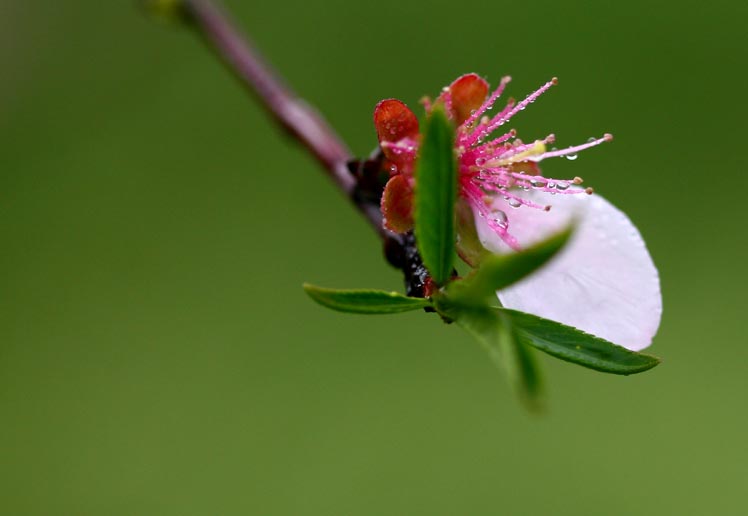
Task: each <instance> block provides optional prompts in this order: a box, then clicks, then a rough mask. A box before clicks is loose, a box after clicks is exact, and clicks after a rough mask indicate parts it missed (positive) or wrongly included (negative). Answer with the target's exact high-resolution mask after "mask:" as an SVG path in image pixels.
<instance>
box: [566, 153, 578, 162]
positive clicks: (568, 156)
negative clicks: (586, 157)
mask: <svg viewBox="0 0 748 516" xmlns="http://www.w3.org/2000/svg"><path fill="white" fill-rule="evenodd" d="M578 157H579V155H578V154H567V155H566V159H568V160H569V161H574V160H575V159H577V158H578Z"/></svg>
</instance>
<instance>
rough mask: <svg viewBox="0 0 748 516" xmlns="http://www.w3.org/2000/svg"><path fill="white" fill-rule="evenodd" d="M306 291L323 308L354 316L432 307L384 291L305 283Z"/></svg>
mask: <svg viewBox="0 0 748 516" xmlns="http://www.w3.org/2000/svg"><path fill="white" fill-rule="evenodd" d="M304 291H305V292H306V293H307V294H309V297H311V298H312V299H314V300H315V301H316V302H317V303H319V304H321V305H322V306H325V307H327V308H331V309H333V310H337V311H339V312H350V313H354V314H396V313H400V312H409V311H411V310H418V309H419V308H424V307H426V306H431V302H430V301H429V300H428V299H424V298H420V297H407V296H403V295H402V294H398V293H397V292H385V291H384V290H337V289H331V288H322V287H317V286H314V285H310V284H309V283H305V284H304Z"/></svg>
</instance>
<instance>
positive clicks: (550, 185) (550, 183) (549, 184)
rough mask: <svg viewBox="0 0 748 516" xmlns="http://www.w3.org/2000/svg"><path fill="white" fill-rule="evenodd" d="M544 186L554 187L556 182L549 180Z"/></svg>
mask: <svg viewBox="0 0 748 516" xmlns="http://www.w3.org/2000/svg"><path fill="white" fill-rule="evenodd" d="M546 187H547V188H551V189H553V188H556V183H554V182H553V181H550V182H549V183H548V184H547V185H546Z"/></svg>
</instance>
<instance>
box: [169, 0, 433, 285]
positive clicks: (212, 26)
mask: <svg viewBox="0 0 748 516" xmlns="http://www.w3.org/2000/svg"><path fill="white" fill-rule="evenodd" d="M173 1H176V2H179V3H178V8H179V9H180V14H181V15H182V17H183V19H184V20H185V21H186V22H187V23H188V24H189V25H190V26H191V27H192V28H194V29H195V30H196V31H197V33H198V34H199V35H200V36H201V37H202V38H203V39H204V40H205V42H206V43H207V44H208V46H209V47H210V48H211V49H212V50H213V51H214V52H215V53H216V55H217V56H218V57H219V58H220V59H221V61H223V63H224V64H225V65H226V66H227V67H228V69H229V70H230V71H231V72H232V73H233V74H234V75H235V76H236V77H237V78H238V79H239V80H240V81H241V82H242V84H244V85H245V86H246V87H247V89H248V90H249V91H250V92H251V93H252V94H254V95H255V96H257V98H258V100H259V101H260V103H261V104H262V105H263V107H264V108H265V109H266V110H267V112H268V113H269V114H270V116H271V117H272V118H274V119H275V120H276V121H277V122H278V123H279V124H280V125H281V126H282V127H283V128H284V129H285V130H286V131H287V132H288V133H289V134H290V135H291V136H292V137H293V138H295V139H297V140H298V141H299V142H300V143H301V144H302V145H304V146H305V147H306V148H307V150H309V152H310V153H311V154H312V155H313V156H314V157H315V158H316V159H317V161H319V162H320V164H321V165H322V166H323V167H324V168H325V170H326V171H327V172H328V175H329V176H330V177H331V178H332V179H333V181H334V182H335V183H336V184H337V185H338V187H339V188H340V189H341V190H342V191H343V192H344V193H345V195H346V196H347V197H348V198H349V199H350V200H351V201H352V202H353V204H354V205H355V206H356V208H357V209H358V210H359V211H360V212H361V213H362V215H364V217H365V218H366V219H367V220H368V221H369V222H370V224H371V225H372V226H373V227H374V229H375V230H376V231H377V233H378V234H379V235H380V236H381V237H382V239H383V241H384V244H385V246H384V249H385V255H386V257H387V259H388V261H389V262H390V264H392V265H393V266H394V267H397V268H399V269H401V270H402V271H403V274H404V279H405V286H406V290H407V292H408V294H409V295H411V296H420V297H422V296H424V295H425V292H424V285H425V281H426V278H427V277H428V272H427V271H426V269H425V267H424V266H423V263H422V262H421V258H420V255H419V254H418V250H417V248H416V245H415V239H414V238H413V236H412V234H408V235H402V236H401V235H397V234H394V233H391V232H389V231H387V230H386V229H385V228H384V226H383V224H382V221H383V220H382V214H381V211H380V209H379V197H380V196H381V185H379V186H378V185H377V184H376V181H375V180H374V179H375V178H376V177H377V174H378V167H379V164H380V162H379V160H380V159H381V156H377V155H375V156H372V157H371V158H370V159H368V160H360V161H359V160H355V159H353V156H352V155H351V152H350V151H349V150H348V147H347V145H346V144H345V143H344V142H343V140H342V138H340V136H339V135H338V134H337V133H336V132H335V131H334V130H333V129H332V128H331V127H330V125H329V124H328V123H327V121H325V119H324V118H323V117H322V115H321V114H320V113H318V112H317V111H316V110H315V109H313V108H312V107H311V106H309V105H308V104H307V103H306V102H305V101H303V100H302V99H300V98H299V97H297V96H296V95H295V94H294V93H293V91H292V90H291V89H290V88H289V87H288V86H286V85H285V84H283V82H282V81H281V80H280V79H279V78H278V77H277V75H276V74H275V73H274V72H273V70H272V69H271V68H270V66H269V65H268V64H267V63H265V62H264V60H263V59H262V57H261V56H260V54H259V52H258V51H257V50H256V49H255V48H254V46H253V45H252V44H251V43H250V42H249V40H248V39H247V37H246V36H244V35H243V34H241V33H240V31H239V30H238V29H237V28H236V26H235V25H234V24H233V23H232V22H231V21H230V19H229V17H228V15H227V14H226V13H225V12H224V11H223V10H221V9H220V8H219V7H217V6H216V5H215V3H213V2H212V1H210V0H181V1H179V0H173Z"/></svg>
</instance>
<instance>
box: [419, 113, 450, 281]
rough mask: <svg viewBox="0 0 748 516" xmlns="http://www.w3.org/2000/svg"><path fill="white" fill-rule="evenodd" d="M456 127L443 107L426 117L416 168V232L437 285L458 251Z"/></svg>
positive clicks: (427, 265)
mask: <svg viewBox="0 0 748 516" xmlns="http://www.w3.org/2000/svg"><path fill="white" fill-rule="evenodd" d="M454 138H455V130H454V126H453V125H452V122H450V120H449V119H448V118H447V114H446V113H445V111H444V107H443V106H441V105H437V106H435V107H434V109H433V110H432V112H431V115H430V116H429V118H428V119H427V120H426V123H425V126H424V129H423V136H422V140H421V145H420V151H419V152H420V153H419V157H418V162H417V164H416V170H415V180H416V181H415V194H414V214H415V217H414V218H415V234H416V245H417V246H418V251H419V253H420V254H421V258H422V259H423V264H424V265H425V266H426V268H427V269H428V271H429V273H430V274H431V277H432V279H433V280H434V281H435V282H436V283H437V285H444V284H445V283H446V282H447V280H449V278H450V277H451V275H452V267H453V265H454V253H455V202H456V200H457V160H456V158H455V154H454Z"/></svg>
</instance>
